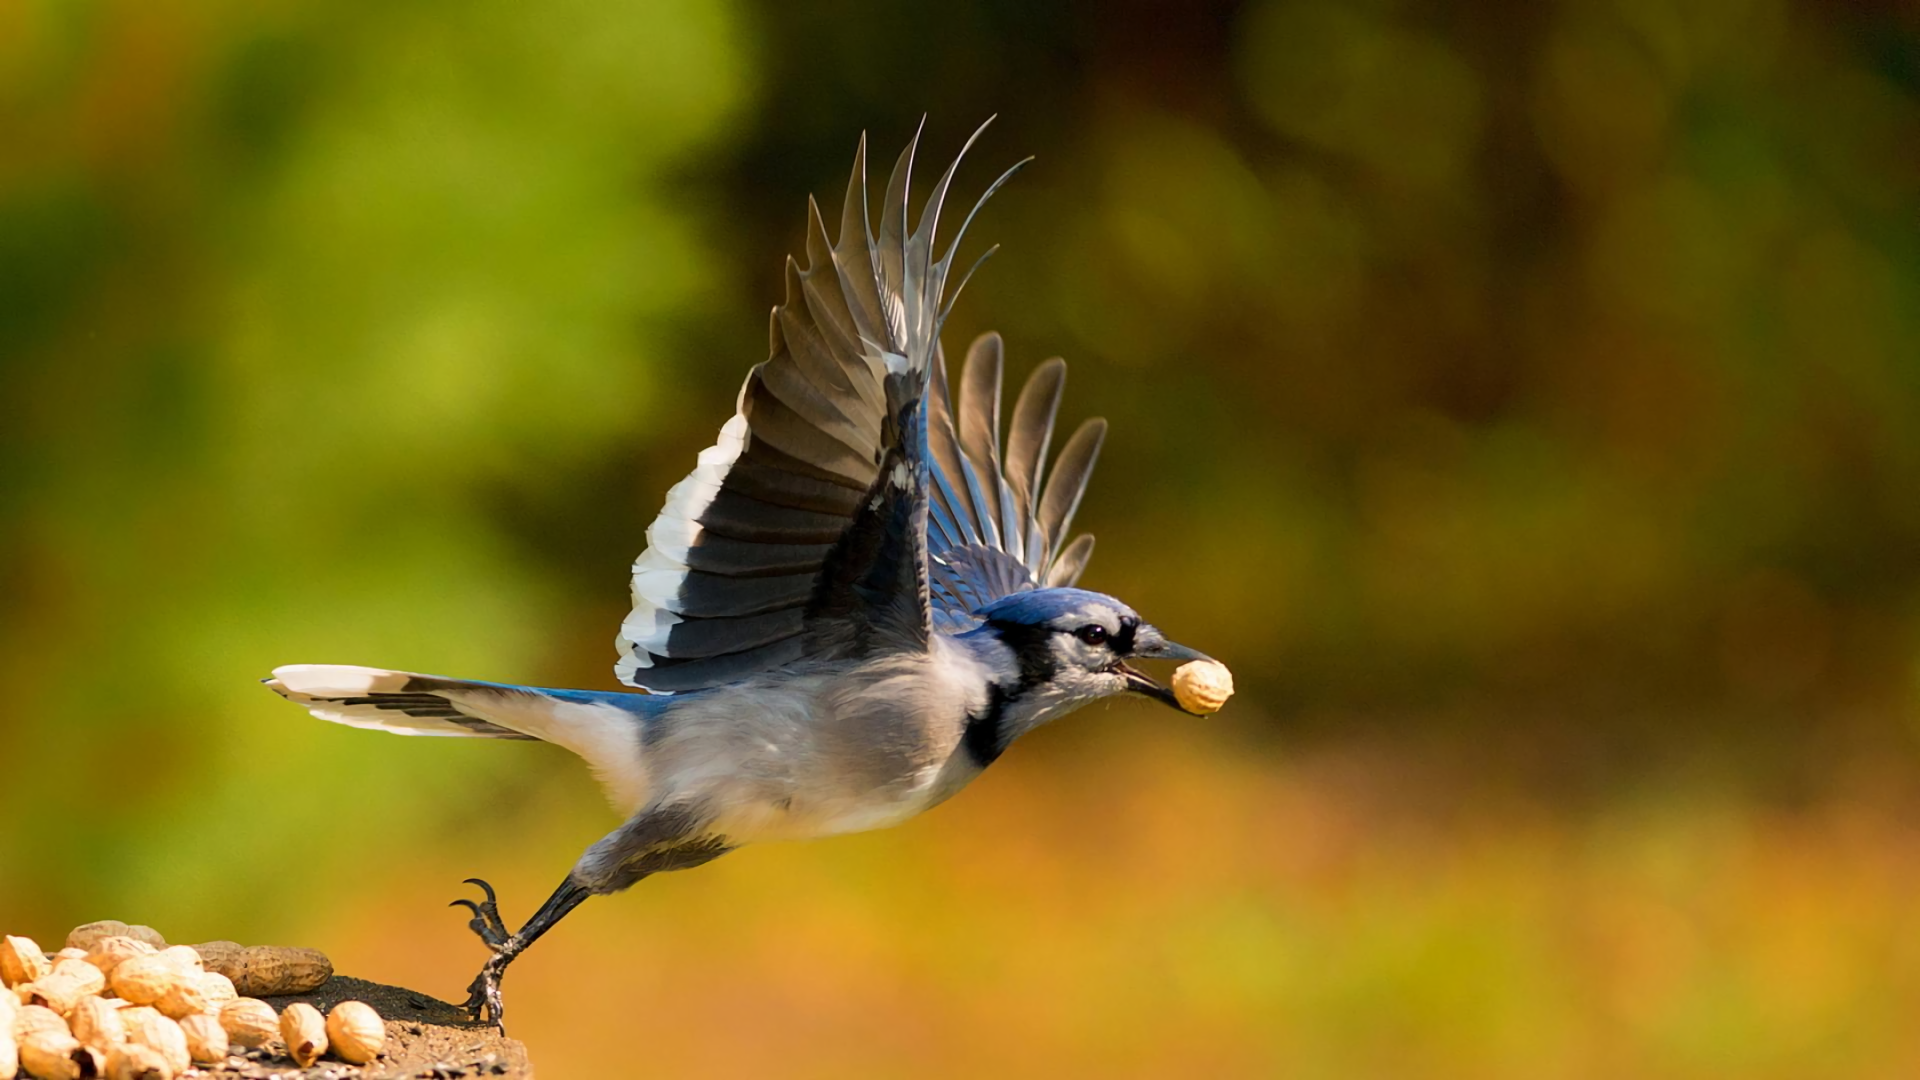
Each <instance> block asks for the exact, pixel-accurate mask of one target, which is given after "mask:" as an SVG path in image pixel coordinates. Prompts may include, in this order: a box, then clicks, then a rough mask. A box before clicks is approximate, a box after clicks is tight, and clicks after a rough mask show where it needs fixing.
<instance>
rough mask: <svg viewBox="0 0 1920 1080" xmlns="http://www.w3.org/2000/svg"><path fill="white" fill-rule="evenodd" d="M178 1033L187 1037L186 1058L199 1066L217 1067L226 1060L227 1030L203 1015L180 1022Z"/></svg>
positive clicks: (216, 1020)
mask: <svg viewBox="0 0 1920 1080" xmlns="http://www.w3.org/2000/svg"><path fill="white" fill-rule="evenodd" d="M180 1032H181V1034H183V1035H185V1036H186V1037H187V1056H188V1057H190V1058H192V1059H193V1060H194V1061H195V1062H197V1063H199V1064H201V1065H218V1064H219V1063H221V1062H223V1061H225V1060H227V1029H226V1028H223V1027H221V1026H220V1021H219V1020H218V1019H217V1018H215V1017H212V1016H208V1015H206V1014H205V1013H201V1014H200V1015H198V1016H189V1017H187V1018H186V1019H185V1020H182V1021H180Z"/></svg>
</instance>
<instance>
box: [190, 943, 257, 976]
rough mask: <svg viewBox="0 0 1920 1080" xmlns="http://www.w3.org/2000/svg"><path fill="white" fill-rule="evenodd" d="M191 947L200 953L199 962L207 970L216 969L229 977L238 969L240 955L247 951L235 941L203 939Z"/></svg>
mask: <svg viewBox="0 0 1920 1080" xmlns="http://www.w3.org/2000/svg"><path fill="white" fill-rule="evenodd" d="M192 949H193V951H194V952H197V953H199V954H200V962H201V964H202V965H204V966H205V967H206V969H207V970H208V971H217V972H219V973H220V974H222V975H225V976H226V977H227V978H229V979H231V978H233V977H234V973H235V972H237V971H239V970H240V957H241V955H242V954H244V953H245V952H246V951H247V947H246V946H245V945H242V944H240V943H239V942H237V941H204V942H201V943H200V944H198V945H194V946H192Z"/></svg>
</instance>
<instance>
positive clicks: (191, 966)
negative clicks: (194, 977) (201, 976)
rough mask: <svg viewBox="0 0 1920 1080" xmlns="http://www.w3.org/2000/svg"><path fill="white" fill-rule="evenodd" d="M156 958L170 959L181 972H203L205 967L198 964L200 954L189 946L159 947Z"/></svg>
mask: <svg viewBox="0 0 1920 1080" xmlns="http://www.w3.org/2000/svg"><path fill="white" fill-rule="evenodd" d="M157 948H158V949H159V950H160V951H159V952H157V953H155V954H154V955H156V956H165V957H168V958H170V959H171V960H172V961H173V962H174V964H175V965H176V966H178V967H179V968H180V970H182V971H205V970H206V969H207V965H205V964H203V963H201V962H200V954H199V953H197V952H194V951H193V947H192V946H189V945H160V946H157Z"/></svg>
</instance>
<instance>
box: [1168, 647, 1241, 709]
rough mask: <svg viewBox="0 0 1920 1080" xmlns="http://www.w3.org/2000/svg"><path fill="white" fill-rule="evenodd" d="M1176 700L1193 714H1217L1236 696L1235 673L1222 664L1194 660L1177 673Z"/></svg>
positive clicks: (1174, 677)
mask: <svg viewBox="0 0 1920 1080" xmlns="http://www.w3.org/2000/svg"><path fill="white" fill-rule="evenodd" d="M1173 696H1174V697H1175V698H1176V699H1177V700H1178V701H1179V702H1180V707H1181V708H1183V709H1185V710H1187V711H1188V712H1192V713H1203V714H1204V713H1216V712H1219V711H1220V707H1221V706H1222V705H1225V704H1226V703H1227V699H1228V698H1230V697H1232V696H1233V672H1231V671H1228V670H1227V665H1225V664H1222V663H1220V662H1219V661H1218V660H1194V661H1192V662H1190V663H1186V664H1181V665H1180V668H1179V670H1177V671H1175V672H1174V673H1173Z"/></svg>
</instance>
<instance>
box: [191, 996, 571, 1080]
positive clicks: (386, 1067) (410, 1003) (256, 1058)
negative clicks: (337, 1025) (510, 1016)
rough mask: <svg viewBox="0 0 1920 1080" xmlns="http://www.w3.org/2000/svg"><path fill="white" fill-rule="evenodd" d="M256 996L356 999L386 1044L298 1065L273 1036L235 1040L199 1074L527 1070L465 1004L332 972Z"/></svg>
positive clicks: (514, 1076) (521, 1073)
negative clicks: (255, 1042)
mask: <svg viewBox="0 0 1920 1080" xmlns="http://www.w3.org/2000/svg"><path fill="white" fill-rule="evenodd" d="M264 1000H265V1001H266V1002H267V1004H269V1005H272V1006H273V1008H274V1011H275V1012H280V1011H282V1010H284V1009H286V1007H287V1006H289V1005H291V1004H293V1003H294V1002H296V1001H304V1002H306V1003H307V1004H309V1005H312V1006H313V1007H314V1008H316V1009H319V1010H320V1011H321V1012H323V1013H326V1012H331V1011H332V1009H333V1007H334V1006H335V1005H337V1004H339V1003H340V1002H342V1001H364V1002H366V1003H367V1004H369V1005H371V1006H373V1008H374V1011H375V1012H378V1013H379V1014H380V1016H381V1018H382V1019H384V1020H385V1021H386V1022H387V1045H386V1050H385V1051H384V1052H383V1053H382V1054H381V1055H380V1058H379V1060H377V1061H374V1062H373V1063H371V1064H368V1065H349V1064H347V1063H346V1062H344V1061H339V1060H336V1059H333V1058H321V1059H320V1060H319V1061H316V1062H314V1063H313V1065H312V1066H310V1067H308V1068H305V1069H302V1068H300V1067H299V1066H297V1065H295V1064H294V1063H293V1060H292V1059H291V1058H289V1057H287V1056H286V1048H285V1047H283V1046H282V1045H280V1042H279V1040H277V1039H276V1040H275V1041H273V1042H271V1043H268V1044H267V1045H266V1046H264V1047H261V1048H260V1049H258V1050H241V1049H239V1048H237V1047H236V1048H235V1050H234V1052H233V1053H232V1054H231V1055H229V1056H228V1058H227V1060H226V1062H225V1064H221V1065H205V1066H200V1067H199V1070H198V1071H199V1073H200V1074H201V1075H203V1076H215V1077H244V1078H247V1080H268V1078H269V1077H272V1078H277V1080H294V1078H296V1077H298V1078H302V1080H306V1078H313V1080H322V1078H325V1080H403V1078H404V1080H466V1078H469V1077H471V1078H474V1080H481V1078H495V1077H503V1078H508V1080H526V1078H528V1077H531V1076H532V1075H533V1066H532V1064H531V1063H529V1062H528V1061H527V1048H526V1047H525V1046H524V1045H522V1044H521V1043H519V1042H517V1041H516V1040H513V1039H509V1038H507V1037H506V1036H505V1035H502V1034H501V1033H500V1031H499V1029H498V1028H495V1027H494V1026H492V1025H491V1024H480V1023H475V1022H474V1021H472V1020H469V1019H467V1014H466V1011H465V1010H463V1009H461V1008H459V1007H457V1006H454V1005H450V1004H448V1003H447V1002H444V1001H441V1000H439V999H438V998H434V997H431V996H429V995H427V994H423V993H420V992H419V991H417V990H408V989H406V988H404V987H399V986H385V985H382V984H380V983H375V982H368V981H367V980H365V979H351V978H347V977H346V976H343V975H335V976H334V977H333V978H331V979H328V980H327V982H326V984H325V985H323V986H321V987H320V988H319V989H318V990H315V991H313V992H312V993H307V994H291V995H287V996H285V997H270V998H266V999H264Z"/></svg>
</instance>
